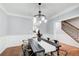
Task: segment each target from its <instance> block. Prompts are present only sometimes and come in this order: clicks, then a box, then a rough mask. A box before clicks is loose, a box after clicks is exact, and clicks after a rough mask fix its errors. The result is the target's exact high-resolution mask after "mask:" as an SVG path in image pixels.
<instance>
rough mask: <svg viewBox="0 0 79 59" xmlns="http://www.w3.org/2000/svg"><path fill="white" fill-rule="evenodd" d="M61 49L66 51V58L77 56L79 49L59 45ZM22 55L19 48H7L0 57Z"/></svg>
mask: <svg viewBox="0 0 79 59" xmlns="http://www.w3.org/2000/svg"><path fill="white" fill-rule="evenodd" d="M61 45H62V47H61V48H60V49H62V50H66V51H67V52H68V54H67V55H68V56H79V48H76V47H73V46H69V45H66V44H63V43H61ZM21 53H22V50H21V46H15V47H9V48H7V49H5V50H4V51H3V52H2V53H1V54H0V55H1V56H20V55H21Z"/></svg>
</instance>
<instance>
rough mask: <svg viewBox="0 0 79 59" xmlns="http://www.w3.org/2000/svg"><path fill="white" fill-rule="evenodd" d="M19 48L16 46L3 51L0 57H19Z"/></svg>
mask: <svg viewBox="0 0 79 59" xmlns="http://www.w3.org/2000/svg"><path fill="white" fill-rule="evenodd" d="M21 52H22V50H21V47H20V46H16V47H10V48H7V49H5V50H4V51H3V52H2V53H1V54H0V55H1V56H20V55H21Z"/></svg>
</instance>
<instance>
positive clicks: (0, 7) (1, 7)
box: [0, 4, 32, 19]
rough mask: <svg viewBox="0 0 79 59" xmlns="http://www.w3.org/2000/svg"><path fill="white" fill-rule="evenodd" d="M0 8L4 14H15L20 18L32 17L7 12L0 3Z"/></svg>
mask: <svg viewBox="0 0 79 59" xmlns="http://www.w3.org/2000/svg"><path fill="white" fill-rule="evenodd" d="M0 5H1V6H0V9H1V10H3V11H4V13H5V14H7V15H10V16H15V17H21V18H27V19H32V17H30V16H23V15H19V14H15V13H10V12H8V11H7V10H6V9H5V8H4V7H3V6H2V4H0Z"/></svg>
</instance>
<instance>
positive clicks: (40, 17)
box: [33, 3, 47, 30]
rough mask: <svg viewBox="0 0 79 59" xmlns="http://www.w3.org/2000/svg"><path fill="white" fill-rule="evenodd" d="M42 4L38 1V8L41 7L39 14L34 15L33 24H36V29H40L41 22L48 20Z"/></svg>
mask: <svg viewBox="0 0 79 59" xmlns="http://www.w3.org/2000/svg"><path fill="white" fill-rule="evenodd" d="M41 5H42V4H41V3H38V8H39V10H38V14H37V15H34V17H33V26H34V29H35V30H38V29H39V26H40V24H41V23H46V22H47V19H46V16H45V15H44V14H42V11H41Z"/></svg>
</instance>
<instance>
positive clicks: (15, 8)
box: [1, 3, 79, 19]
mask: <svg viewBox="0 0 79 59" xmlns="http://www.w3.org/2000/svg"><path fill="white" fill-rule="evenodd" d="M1 5H2V7H3V8H4V9H5V10H6V11H7V12H8V13H11V14H16V15H20V16H25V17H26V16H29V17H33V16H34V15H35V14H37V13H38V4H37V3H2V4H1ZM78 5H79V4H78V3H42V6H41V10H42V13H43V14H45V15H46V16H47V18H48V19H50V18H51V17H53V16H55V15H57V14H59V13H61V12H63V11H66V10H67V9H69V8H73V7H74V6H78Z"/></svg>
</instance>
